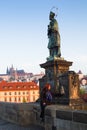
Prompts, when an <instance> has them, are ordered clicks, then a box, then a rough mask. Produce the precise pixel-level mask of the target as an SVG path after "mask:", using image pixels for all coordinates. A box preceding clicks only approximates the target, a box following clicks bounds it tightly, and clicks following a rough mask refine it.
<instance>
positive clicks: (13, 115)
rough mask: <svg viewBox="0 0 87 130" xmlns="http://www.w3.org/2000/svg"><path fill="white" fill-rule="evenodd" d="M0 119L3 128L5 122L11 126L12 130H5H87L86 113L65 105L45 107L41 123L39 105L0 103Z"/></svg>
mask: <svg viewBox="0 0 87 130" xmlns="http://www.w3.org/2000/svg"><path fill="white" fill-rule="evenodd" d="M86 110H87V108H86ZM0 119H2V121H3V120H4V123H3V122H2V123H0V126H1V124H4V125H3V127H4V126H5V125H6V123H7V122H8V123H9V122H10V123H12V124H13V128H14V129H13V128H12V129H10V128H9V129H6V130H15V129H16V128H17V129H18V130H87V111H85V110H84V111H82V110H74V109H70V107H69V106H65V105H50V106H47V108H46V110H45V122H44V123H42V122H41V121H40V106H39V103H6V102H0ZM11 127H12V126H11ZM18 127H20V129H19V128H18ZM0 130H5V129H0Z"/></svg>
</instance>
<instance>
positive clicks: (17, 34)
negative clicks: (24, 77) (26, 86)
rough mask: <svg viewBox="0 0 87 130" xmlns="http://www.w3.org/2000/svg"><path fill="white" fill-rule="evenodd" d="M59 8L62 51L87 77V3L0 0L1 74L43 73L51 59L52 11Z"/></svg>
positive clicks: (44, 0)
mask: <svg viewBox="0 0 87 130" xmlns="http://www.w3.org/2000/svg"><path fill="white" fill-rule="evenodd" d="M53 6H56V7H58V16H57V18H56V19H57V21H58V24H59V31H60V35H61V52H62V57H64V59H65V60H68V61H73V65H72V67H71V68H70V69H71V70H75V71H76V72H78V71H79V69H80V70H82V72H83V73H85V74H87V58H86V56H87V0H0V73H6V68H7V66H8V67H10V66H11V65H12V64H13V66H14V68H15V69H16V68H17V69H24V70H25V71H26V72H33V73H34V74H36V73H40V72H41V71H43V69H41V68H40V66H39V64H41V63H45V62H46V58H47V57H48V55H49V54H48V48H47V45H48V37H47V25H48V24H49V12H50V10H51V8H52V7H53Z"/></svg>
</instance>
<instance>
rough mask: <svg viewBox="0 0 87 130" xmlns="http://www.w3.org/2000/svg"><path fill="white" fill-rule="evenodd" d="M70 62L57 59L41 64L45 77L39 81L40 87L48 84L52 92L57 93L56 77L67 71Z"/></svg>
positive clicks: (57, 83)
mask: <svg viewBox="0 0 87 130" xmlns="http://www.w3.org/2000/svg"><path fill="white" fill-rule="evenodd" d="M71 65H72V62H70V61H66V60H64V59H63V58H57V59H53V60H49V61H47V62H45V63H43V64H40V66H41V68H44V69H45V76H44V77H43V78H42V79H40V87H41V88H43V86H44V85H45V84H46V83H50V84H51V87H52V92H57V91H58V87H59V82H58V77H59V76H60V75H61V74H63V73H65V72H67V71H68V70H69V66H71Z"/></svg>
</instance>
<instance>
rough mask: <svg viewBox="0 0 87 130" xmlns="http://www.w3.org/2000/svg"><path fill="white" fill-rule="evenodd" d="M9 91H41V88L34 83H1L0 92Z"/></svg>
mask: <svg viewBox="0 0 87 130" xmlns="http://www.w3.org/2000/svg"><path fill="white" fill-rule="evenodd" d="M8 90H39V86H38V85H37V84H36V83H34V82H6V81H2V82H0V91H8Z"/></svg>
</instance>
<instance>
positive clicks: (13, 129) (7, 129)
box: [0, 119, 44, 130]
mask: <svg viewBox="0 0 87 130" xmlns="http://www.w3.org/2000/svg"><path fill="white" fill-rule="evenodd" d="M0 130H44V128H43V127H41V126H38V125H29V126H26V127H23V126H19V125H16V124H12V123H9V122H6V121H4V120H2V119H0Z"/></svg>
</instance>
